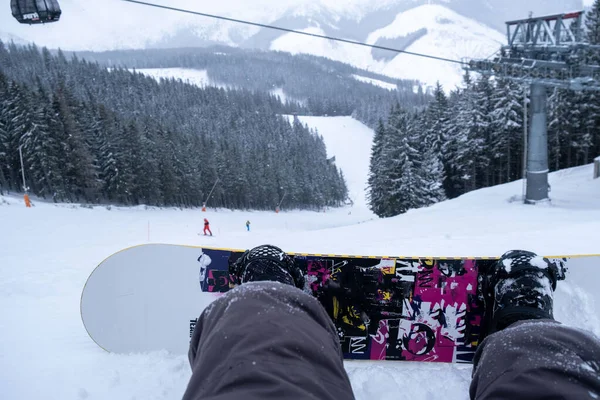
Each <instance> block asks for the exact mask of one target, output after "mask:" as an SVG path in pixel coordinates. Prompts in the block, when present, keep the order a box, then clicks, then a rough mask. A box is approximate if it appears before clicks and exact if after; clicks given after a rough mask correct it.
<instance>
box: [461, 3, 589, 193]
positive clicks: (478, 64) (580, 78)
mask: <svg viewBox="0 0 600 400" xmlns="http://www.w3.org/2000/svg"><path fill="white" fill-rule="evenodd" d="M583 16H584V12H583V11H577V12H571V13H565V14H556V15H549V16H545V17H536V18H533V17H530V18H527V19H522V20H517V21H509V22H507V23H506V34H507V38H508V45H507V46H503V47H502V49H501V50H500V55H499V56H498V57H496V58H494V59H491V60H470V61H468V66H467V67H466V69H467V70H469V71H473V72H478V73H481V74H487V75H494V76H498V77H504V78H508V79H511V80H514V81H517V82H521V83H523V84H528V85H530V93H531V126H530V129H529V138H528V146H527V163H526V165H527V167H526V168H527V169H526V180H527V190H526V195H525V203H529V204H532V203H536V202H539V201H545V200H549V197H548V171H549V168H548V122H547V93H546V89H547V88H548V87H560V88H564V89H571V90H576V91H581V90H600V65H598V61H597V60H599V59H600V57H599V55H600V46H592V45H590V44H588V43H585V42H584V31H583ZM594 54H595V55H596V57H594ZM594 58H595V60H594Z"/></svg>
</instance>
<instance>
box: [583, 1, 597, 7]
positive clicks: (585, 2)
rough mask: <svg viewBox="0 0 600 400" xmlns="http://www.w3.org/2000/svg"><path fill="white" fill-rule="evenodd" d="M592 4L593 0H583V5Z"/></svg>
mask: <svg viewBox="0 0 600 400" xmlns="http://www.w3.org/2000/svg"><path fill="white" fill-rule="evenodd" d="M592 4H594V0H583V5H584V6H591V5H592Z"/></svg>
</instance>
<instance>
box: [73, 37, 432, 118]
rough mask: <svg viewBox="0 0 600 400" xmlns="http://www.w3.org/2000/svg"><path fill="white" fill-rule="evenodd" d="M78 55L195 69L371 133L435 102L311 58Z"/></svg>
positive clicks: (172, 52) (229, 53) (251, 53)
mask: <svg viewBox="0 0 600 400" xmlns="http://www.w3.org/2000/svg"><path fill="white" fill-rule="evenodd" d="M76 54H77V56H78V57H80V58H83V59H86V60H90V61H94V62H98V63H100V64H101V65H104V66H106V67H109V68H110V67H123V68H130V69H131V68H135V69H141V68H192V69H198V70H205V71H206V72H207V74H208V77H209V78H210V80H211V82H213V83H218V84H220V85H226V86H232V87H236V88H242V89H248V90H255V91H261V92H266V93H268V92H269V91H271V90H273V89H282V90H283V92H284V93H285V94H286V96H287V97H289V98H290V99H292V100H293V101H297V102H299V103H300V104H302V105H303V107H304V108H305V110H304V112H305V113H306V115H319V116H322V115H329V116H339V115H344V116H347V115H352V116H353V117H354V118H356V119H357V120H359V121H361V122H363V123H365V124H366V125H367V126H370V127H372V128H374V127H375V125H376V123H377V121H378V120H379V119H380V118H385V117H387V115H388V113H389V110H390V107H391V106H392V105H394V104H396V103H398V104H400V105H401V106H402V107H404V108H406V109H410V110H412V109H416V108H422V107H424V106H425V105H426V104H427V103H428V102H429V101H431V95H429V94H426V93H425V92H426V90H425V89H424V88H423V87H422V86H421V85H420V84H419V83H418V82H416V81H413V80H398V79H393V78H390V77H388V76H385V75H380V74H376V73H374V72H371V71H366V70H361V69H359V68H356V67H353V66H351V65H349V64H344V63H341V62H339V61H333V60H329V59H326V58H323V57H317V56H312V55H307V54H297V55H292V54H289V53H285V52H277V51H259V50H247V49H238V48H232V47H223V46H214V47H208V48H183V49H181V48H179V49H146V50H119V51H107V52H100V53H90V52H79V53H76ZM354 75H358V76H361V77H365V78H370V79H375V80H380V81H382V82H386V83H389V84H393V85H396V87H397V90H389V89H385V88H382V87H379V86H376V85H372V84H370V83H366V82H361V81H359V80H357V79H356V78H355V77H354Z"/></svg>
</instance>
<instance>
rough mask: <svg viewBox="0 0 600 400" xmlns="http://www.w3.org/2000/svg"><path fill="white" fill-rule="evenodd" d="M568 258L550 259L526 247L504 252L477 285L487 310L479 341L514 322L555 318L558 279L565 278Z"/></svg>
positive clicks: (484, 273) (480, 277) (479, 279)
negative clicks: (525, 248) (554, 302)
mask: <svg viewBox="0 0 600 400" xmlns="http://www.w3.org/2000/svg"><path fill="white" fill-rule="evenodd" d="M565 272H566V267H565V260H564V259H562V260H549V259H547V258H542V257H540V256H538V255H537V254H535V253H532V252H529V251H524V250H511V251H508V252H506V253H504V254H503V255H502V257H501V258H500V260H498V262H496V263H495V264H494V265H493V266H492V267H491V268H490V270H489V271H485V272H483V273H480V275H479V278H478V286H479V293H480V298H481V299H482V300H483V303H484V306H485V311H484V316H483V321H482V331H481V335H480V340H479V342H480V343H481V341H483V339H484V338H485V337H486V336H488V335H490V334H492V333H494V332H497V331H500V330H502V329H504V328H506V327H508V326H509V325H511V324H512V323H514V322H517V321H522V320H529V319H552V320H553V319H554V315H553V300H554V290H555V289H556V282H557V281H559V280H562V279H564V278H565Z"/></svg>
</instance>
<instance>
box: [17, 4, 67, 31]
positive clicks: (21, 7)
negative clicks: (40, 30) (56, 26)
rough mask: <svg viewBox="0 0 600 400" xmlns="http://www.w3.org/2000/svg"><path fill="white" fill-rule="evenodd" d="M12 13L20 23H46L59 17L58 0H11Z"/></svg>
mask: <svg viewBox="0 0 600 400" xmlns="http://www.w3.org/2000/svg"><path fill="white" fill-rule="evenodd" d="M10 8H11V9H12V15H13V17H15V18H16V20H17V21H19V22H20V23H21V24H29V25H31V24H46V23H49V22H56V21H58V20H59V19H60V14H61V10H60V6H59V5H58V0H11V1H10Z"/></svg>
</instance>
